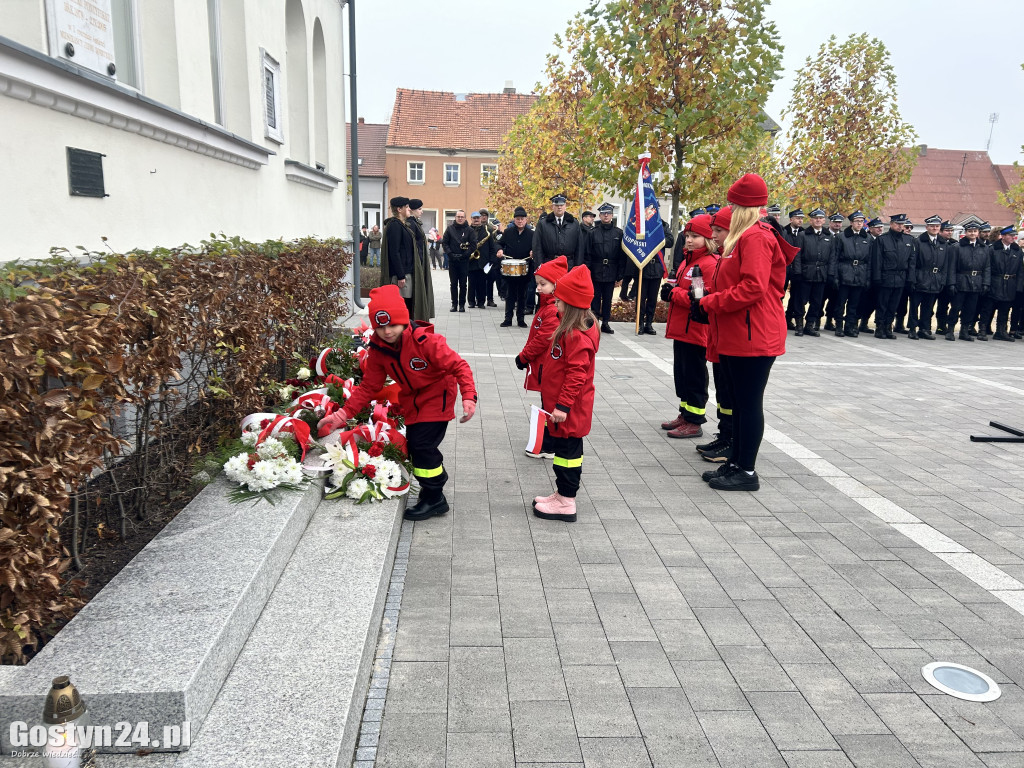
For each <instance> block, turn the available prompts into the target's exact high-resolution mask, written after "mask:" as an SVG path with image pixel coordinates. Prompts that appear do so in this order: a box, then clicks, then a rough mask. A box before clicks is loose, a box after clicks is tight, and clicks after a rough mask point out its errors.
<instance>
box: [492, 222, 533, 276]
mask: <svg viewBox="0 0 1024 768" xmlns="http://www.w3.org/2000/svg"><path fill="white" fill-rule="evenodd" d="M499 247H500V248H501V251H502V257H503V258H506V259H526V264H527V268H528V270H529V271H528V272H527V276H529V275H532V274H533V264H534V260H533V259H531V258H530V251H531V250H532V249H533V227H531V226H530V225H529V224H527V225H526V226H525V227H523V231H522V232H520V231H519V230H518V229H516V225H515V224H514V223H513V224H509V225H508V226H507V227H505V233H504V234H503V235H502V236H501V244H500V246H499Z"/></svg>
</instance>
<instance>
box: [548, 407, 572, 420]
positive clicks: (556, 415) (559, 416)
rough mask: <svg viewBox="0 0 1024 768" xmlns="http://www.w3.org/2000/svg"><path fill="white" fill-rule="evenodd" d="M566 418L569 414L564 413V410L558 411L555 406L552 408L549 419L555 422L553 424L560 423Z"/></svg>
mask: <svg viewBox="0 0 1024 768" xmlns="http://www.w3.org/2000/svg"><path fill="white" fill-rule="evenodd" d="M568 418H569V414H568V413H566V412H565V411H560V410H558V409H557V408H554V409H553V410H552V411H551V420H552V421H553V422H555V424H561V423H562V422H563V421H565V420H566V419H568Z"/></svg>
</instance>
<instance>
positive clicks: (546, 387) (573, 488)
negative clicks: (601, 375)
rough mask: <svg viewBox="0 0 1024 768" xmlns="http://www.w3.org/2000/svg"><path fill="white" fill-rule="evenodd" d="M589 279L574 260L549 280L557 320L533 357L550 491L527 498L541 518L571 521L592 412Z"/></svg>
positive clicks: (594, 338)
mask: <svg viewBox="0 0 1024 768" xmlns="http://www.w3.org/2000/svg"><path fill="white" fill-rule="evenodd" d="M593 300H594V283H593V281H592V280H591V277H590V270H589V269H587V267H586V265H580V266H578V267H575V268H573V269H572V270H570V271H569V274H567V275H566V276H565V277H564V278H563V279H561V280H559V281H558V284H557V285H556V286H555V304H556V306H557V307H558V314H559V318H560V319H559V322H558V328H557V329H556V330H555V333H554V336H552V337H551V346H550V347H549V348H548V350H547V353H546V354H545V355H544V356H543V357H542V358H541V360H540V361H539V365H538V368H537V380H538V381H539V382H540V396H541V403H542V407H543V408H544V410H545V411H547V412H548V413H549V414H550V419H549V424H550V431H551V444H552V446H553V447H554V449H555V457H554V461H553V462H552V463H553V464H554V470H555V487H556V489H557V490H556V491H555V492H554V493H553V494H551V495H550V496H538V497H536V498H535V499H534V500H533V513H534V514H535V515H536V516H537V517H542V518H544V519H545V520H564V521H565V522H568V523H573V522H576V492H577V491H578V490H579V488H580V475H581V474H582V472H583V470H582V467H583V438H584V437H586V436H587V435H589V434H590V422H591V419H592V417H593V414H594V358H595V357H596V356H597V348H598V346H599V345H600V341H601V334H600V332H599V330H598V325H597V318H596V317H594V313H593V312H591V311H590V305H591V303H592V302H593Z"/></svg>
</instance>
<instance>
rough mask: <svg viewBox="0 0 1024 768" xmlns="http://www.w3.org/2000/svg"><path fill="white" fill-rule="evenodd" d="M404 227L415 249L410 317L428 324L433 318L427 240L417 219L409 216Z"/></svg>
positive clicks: (432, 290) (432, 292)
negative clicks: (408, 232) (410, 234)
mask: <svg viewBox="0 0 1024 768" xmlns="http://www.w3.org/2000/svg"><path fill="white" fill-rule="evenodd" d="M405 226H407V227H408V228H409V231H410V232H412V242H413V246H414V248H415V257H414V261H413V278H412V300H413V305H412V315H413V319H414V320H423V321H424V322H430V320H432V319H433V317H434V281H433V279H432V278H431V276H430V262H429V261H428V259H429V258H430V257H429V255H428V254H427V238H426V235H424V234H423V226H422V225H421V224H420V221H419V219H417V218H415V217H413V216H410V217H409V218H408V219H406V220H405Z"/></svg>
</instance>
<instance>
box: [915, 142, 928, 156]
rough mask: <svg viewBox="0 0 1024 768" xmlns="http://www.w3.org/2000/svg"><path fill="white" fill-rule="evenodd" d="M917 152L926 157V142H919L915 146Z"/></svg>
mask: <svg viewBox="0 0 1024 768" xmlns="http://www.w3.org/2000/svg"><path fill="white" fill-rule="evenodd" d="M917 154H918V155H919V156H921V157H927V156H928V145H927V144H919V145H918V146H917Z"/></svg>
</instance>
